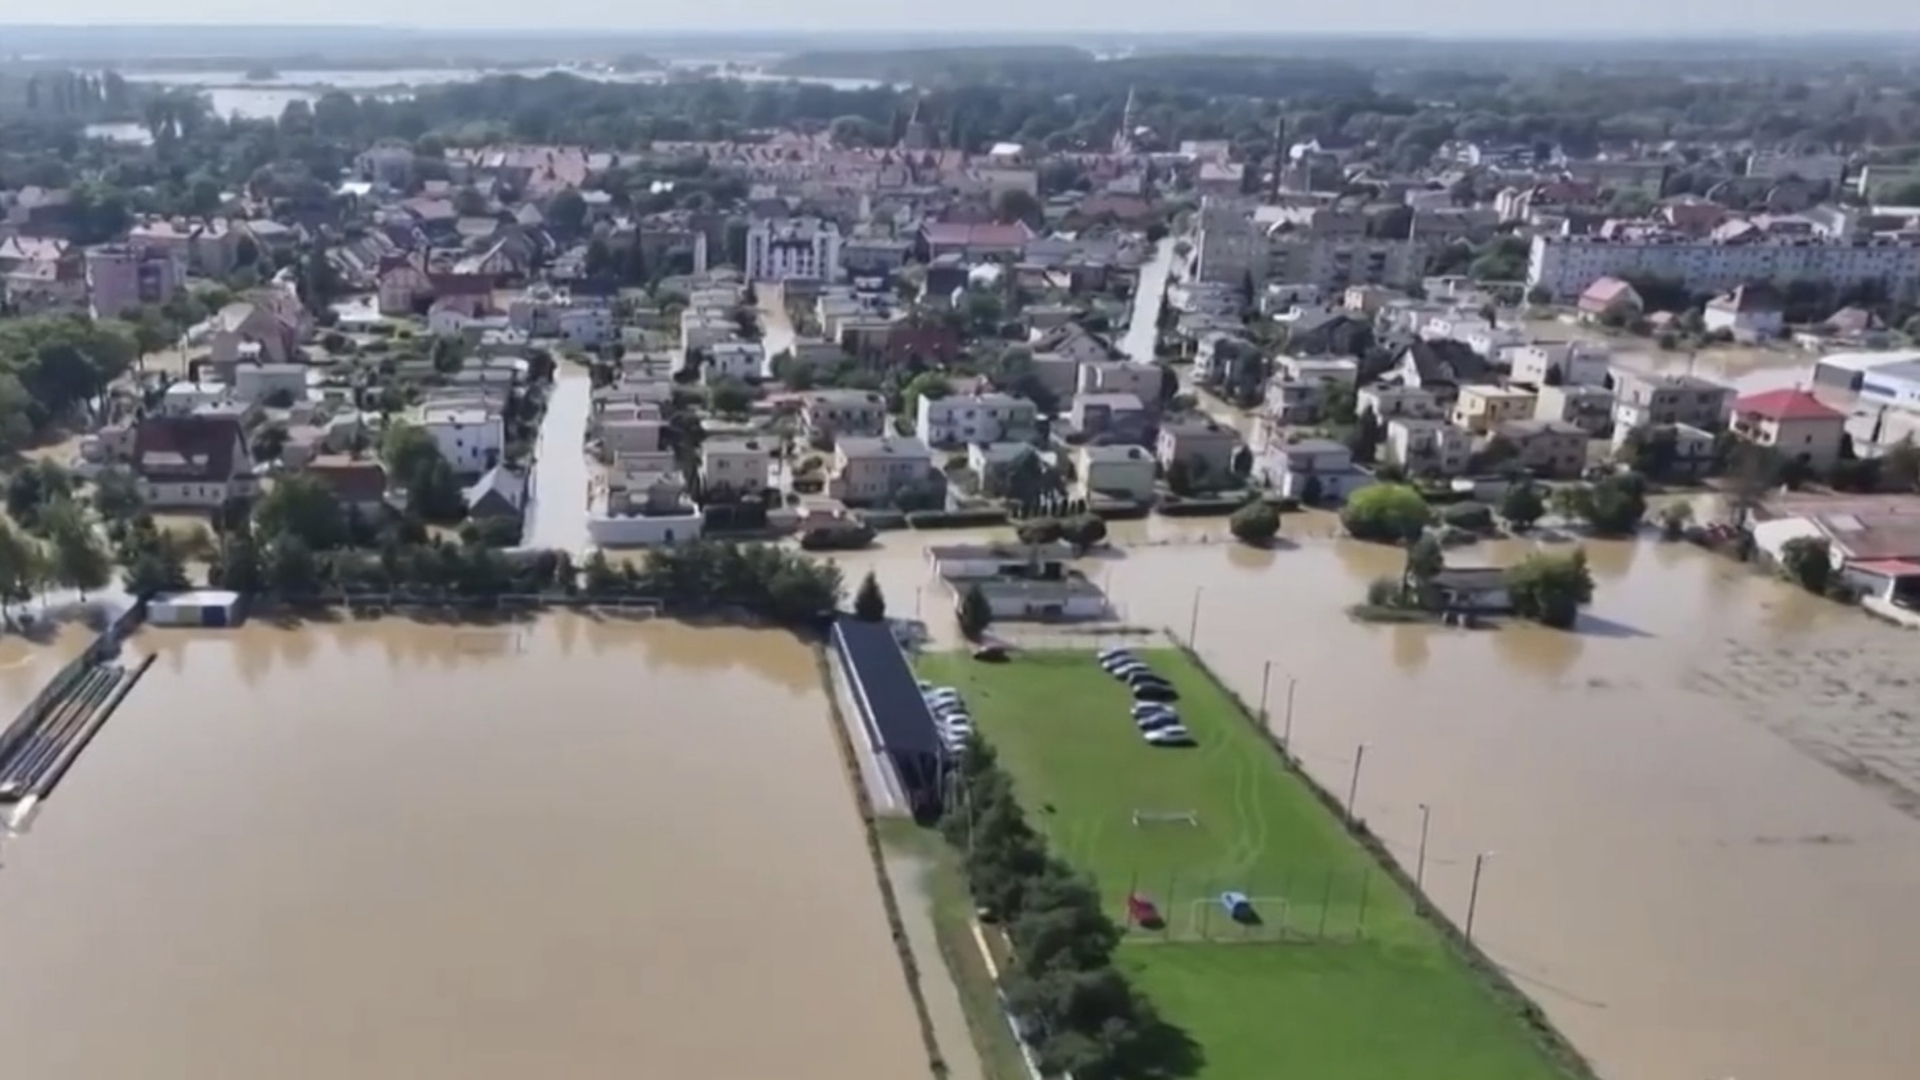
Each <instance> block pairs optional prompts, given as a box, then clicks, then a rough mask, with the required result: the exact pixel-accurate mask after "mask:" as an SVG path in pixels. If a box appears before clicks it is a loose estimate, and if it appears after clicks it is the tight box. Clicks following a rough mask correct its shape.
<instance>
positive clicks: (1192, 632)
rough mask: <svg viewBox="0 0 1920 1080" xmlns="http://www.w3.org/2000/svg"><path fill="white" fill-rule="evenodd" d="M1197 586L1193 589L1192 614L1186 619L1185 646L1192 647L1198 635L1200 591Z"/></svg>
mask: <svg viewBox="0 0 1920 1080" xmlns="http://www.w3.org/2000/svg"><path fill="white" fill-rule="evenodd" d="M1202 591H1203V589H1202V588H1200V587H1199V586H1195V588H1194V590H1193V616H1192V617H1191V618H1189V619H1188V620H1187V648H1189V649H1191V648H1193V647H1194V644H1193V643H1194V641H1195V639H1197V638H1198V637H1199V636H1200V593H1201V592H1202Z"/></svg>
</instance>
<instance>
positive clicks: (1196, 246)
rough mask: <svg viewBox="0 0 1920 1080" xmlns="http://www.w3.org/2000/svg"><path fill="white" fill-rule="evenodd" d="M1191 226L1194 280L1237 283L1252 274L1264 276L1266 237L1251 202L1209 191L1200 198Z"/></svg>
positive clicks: (1263, 277)
mask: <svg viewBox="0 0 1920 1080" xmlns="http://www.w3.org/2000/svg"><path fill="white" fill-rule="evenodd" d="M1196 216H1197V218H1198V220H1197V223H1196V225H1195V228H1194V241H1193V274H1192V280H1194V281H1197V282H1218V283H1220V284H1222V285H1234V286H1237V285H1239V284H1240V283H1241V282H1242V281H1244V280H1246V277H1247V275H1248V274H1252V275H1253V278H1254V280H1255V281H1263V280H1265V279H1266V276H1267V238H1266V233H1265V230H1263V229H1262V228H1261V227H1260V226H1259V225H1258V224H1256V223H1255V222H1254V220H1253V210H1252V206H1251V204H1249V203H1247V202H1246V201H1245V200H1242V199H1222V198H1218V197H1215V196H1212V195H1209V196H1206V197H1205V198H1203V199H1201V200H1200V213H1199V214H1198V215H1196Z"/></svg>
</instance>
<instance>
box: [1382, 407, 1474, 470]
mask: <svg viewBox="0 0 1920 1080" xmlns="http://www.w3.org/2000/svg"><path fill="white" fill-rule="evenodd" d="M1472 457H1473V436H1471V435H1469V434H1468V433H1467V432H1466V431H1465V430H1463V429H1461V428H1457V427H1455V426H1453V425H1452V424H1449V423H1447V422H1446V421H1444V420H1430V419H1415V418H1413V417H1406V416H1399V417H1395V418H1393V419H1391V420H1389V421H1387V431H1386V438H1385V440H1384V441H1383V442H1382V443H1381V445H1380V458H1381V460H1382V461H1384V462H1385V463H1386V464H1388V465H1393V466H1396V467H1398V468H1400V469H1402V470H1404V471H1405V472H1406V473H1407V475H1409V476H1459V475H1460V474H1461V473H1464V472H1466V471H1467V469H1468V468H1469V466H1470V464H1471V460H1472Z"/></svg>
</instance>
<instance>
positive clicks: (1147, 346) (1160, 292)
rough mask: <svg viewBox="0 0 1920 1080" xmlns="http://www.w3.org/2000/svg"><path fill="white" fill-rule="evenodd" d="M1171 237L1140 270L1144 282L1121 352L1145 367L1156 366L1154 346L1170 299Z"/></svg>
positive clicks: (1135, 299)
mask: <svg viewBox="0 0 1920 1080" xmlns="http://www.w3.org/2000/svg"><path fill="white" fill-rule="evenodd" d="M1173 244H1174V240H1173V237H1171V236H1163V237H1161V238H1160V242H1159V243H1158V244H1155V245H1154V248H1153V257H1152V258H1151V259H1148V260H1147V261H1146V262H1145V263H1143V264H1142V265H1141V267H1140V282H1139V284H1138V286H1136V287H1135V288H1134V290H1133V311H1132V314H1131V315H1130V316H1129V317H1128V322H1127V332H1126V336H1125V337H1123V338H1122V339H1121V340H1120V351H1121V352H1123V353H1126V354H1127V356H1128V358H1129V359H1132V360H1136V361H1139V362H1140V363H1142V364H1150V363H1152V362H1153V346H1154V342H1156V341H1158V340H1159V337H1160V301H1161V300H1162V299H1163V298H1164V297H1165V296H1166V295H1167V275H1168V273H1169V272H1170V271H1171V270H1172V269H1173Z"/></svg>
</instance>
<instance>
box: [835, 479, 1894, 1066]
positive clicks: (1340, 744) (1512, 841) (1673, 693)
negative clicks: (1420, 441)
mask: <svg viewBox="0 0 1920 1080" xmlns="http://www.w3.org/2000/svg"><path fill="white" fill-rule="evenodd" d="M1288 530H1289V532H1290V533H1291V534H1292V535H1293V536H1294V537H1295V539H1296V542H1295V544H1294V545H1292V546H1290V547H1288V548H1285V549H1283V550H1277V551H1271V552H1263V551H1254V550H1251V549H1247V548H1244V547H1239V546H1236V545H1232V544H1228V543H1222V542H1220V538H1221V535H1222V534H1223V533H1224V522H1220V521H1212V522H1194V523H1169V522H1164V521H1155V522H1151V523H1142V524H1137V525H1124V526H1120V527H1118V528H1117V529H1116V532H1117V534H1118V536H1119V538H1120V539H1121V540H1122V542H1128V541H1145V543H1144V544H1143V545H1142V546H1138V547H1134V548H1131V549H1130V550H1127V551H1124V552H1120V553H1116V554H1114V555H1112V556H1110V557H1106V558H1099V559H1094V560H1090V561H1089V562H1088V564H1087V569H1088V570H1089V573H1090V574H1091V575H1092V576H1093V577H1094V578H1095V579H1096V580H1104V581H1105V582H1106V583H1107V586H1108V589H1109V592H1110V595H1111V597H1112V599H1113V600H1114V601H1115V602H1116V604H1117V606H1118V608H1119V609H1120V610H1119V614H1120V616H1121V617H1122V618H1123V619H1124V620H1125V621H1126V622H1129V623H1133V624H1139V625H1146V626H1153V627H1172V628H1175V629H1176V630H1177V632H1178V633H1179V634H1180V635H1181V636H1182V637H1184V636H1185V635H1186V633H1187V630H1188V628H1189V626H1194V627H1197V631H1198V644H1199V648H1200V651H1201V652H1202V653H1203V654H1205V655H1206V656H1207V657H1208V658H1209V659H1210V660H1211V661H1212V663H1213V664H1214V666H1215V668H1216V669H1217V670H1218V672H1219V673H1220V674H1221V675H1222V676H1223V677H1224V678H1226V679H1227V680H1228V681H1229V682H1230V683H1232V684H1233V685H1234V686H1235V688H1236V689H1238V690H1239V691H1240V692H1241V694H1242V695H1243V696H1244V697H1245V698H1246V699H1247V700H1248V701H1249V702H1257V701H1258V700H1259V698H1260V696H1261V681H1262V672H1263V668H1264V666H1265V665H1266V664H1267V663H1268V662H1271V664H1272V670H1273V682H1272V686H1271V692H1270V694H1269V700H1270V702H1271V712H1272V716H1273V720H1272V723H1273V726H1274V727H1275V728H1276V729H1280V728H1282V727H1284V725H1285V723H1286V721H1285V715H1284V714H1285V705H1284V702H1285V701H1286V699H1287V696H1288V690H1287V683H1288V681H1289V680H1293V681H1294V682H1295V684H1296V686H1295V693H1294V710H1293V714H1294V715H1293V734H1294V741H1295V745H1296V747H1297V749H1298V751H1299V753H1300V754H1301V755H1302V756H1303V757H1304V759H1305V761H1306V763H1307V765H1308V767H1309V768H1310V769H1311V770H1312V771H1313V772H1314V773H1315V774H1316V775H1317V776H1318V777H1320V779H1321V781H1322V782H1323V783H1324V784H1326V785H1327V786H1329V787H1331V788H1333V789H1334V790H1336V791H1339V792H1342V793H1344V792H1345V791H1346V790H1347V789H1348V787H1349V785H1350V784H1352V783H1353V782H1354V780H1355V773H1356V768H1355V760H1356V756H1359V757H1360V761H1361V767H1360V768H1359V769H1358V788H1357V791H1358V808H1359V812H1360V814H1361V815H1362V816H1364V817H1365V818H1366V819H1367V820H1368V822H1369V824H1370V825H1371V826H1372V827H1373V828H1374V830H1375V831H1376V832H1378V833H1380V834H1381V835H1382V836H1384V837H1385V838H1386V840H1387V842H1388V843H1389V844H1390V845H1391V846H1392V847H1393V848H1394V850H1395V851H1396V853H1397V854H1398V855H1399V856H1400V857H1401V859H1402V860H1403V861H1404V862H1405V863H1406V865H1407V866H1408V867H1409V869H1412V868H1413V866H1414V863H1415V860H1416V859H1417V856H1418V849H1419V842H1420V831H1421V820H1422V811H1421V805H1422V804H1426V805H1428V806H1429V807H1431V812H1430V819H1431V836H1430V841H1429V844H1428V853H1427V862H1426V868H1425V879H1426V882H1427V884H1428V886H1429V887H1430V889H1431V891H1432V892H1433V893H1434V894H1435V896H1436V898H1437V899H1438V902H1439V903H1440V904H1441V905H1442V906H1443V907H1444V908H1445V909H1447V910H1448V912H1449V913H1450V914H1451V915H1452V916H1453V917H1454V918H1455V919H1456V920H1457V921H1458V920H1463V919H1464V917H1465V914H1466V908H1467V904H1468V895H1469V889H1470V879H1471V876H1472V869H1473V863H1474V861H1475V859H1476V857H1477V856H1480V855H1482V854H1486V855H1487V856H1488V857H1487V858H1486V859H1485V861H1484V867H1485V872H1484V876H1483V880H1482V883H1481V889H1480V896H1479V902H1478V911H1477V913H1476V926H1475V932H1476V936H1477V937H1478V938H1479V939H1480V940H1481V941H1482V943H1483V944H1485V945H1486V946H1487V947H1488V949H1489V951H1490V952H1491V954H1492V955H1493V956H1494V957H1495V959H1496V960H1498V961H1499V962H1500V963H1501V964H1502V965H1504V966H1506V967H1507V968H1508V969H1509V971H1510V972H1511V974H1512V975H1513V977H1514V978H1515V980H1516V981H1517V982H1518V983H1519V984H1520V985H1521V986H1522V987H1523V988H1525V989H1527V990H1528V991H1529V992H1530V993H1532V994H1534V995H1535V996H1536V999H1537V1000H1538V1001H1539V1002H1540V1003H1541V1005H1542V1006H1543V1007H1544V1008H1545V1009H1546V1010H1547V1011H1548V1012H1549V1014H1550V1015H1551V1016H1552V1017H1553V1018H1554V1020H1555V1021H1556V1023H1558V1024H1559V1025H1560V1026H1561V1027H1562V1028H1563V1029H1564V1030H1565V1031H1566V1033H1567V1034H1568V1035H1569V1037H1571V1038H1572V1039H1573V1041H1574V1042H1575V1044H1576V1045H1578V1046H1579V1047H1580V1048H1581V1049H1582V1050H1583V1051H1585V1052H1586V1053H1587V1054H1589V1055H1590V1056H1591V1057H1592V1058H1593V1060H1594V1062H1595V1064H1596V1066H1597V1067H1598V1068H1599V1070H1600V1071H1601V1072H1602V1074H1603V1075H1606V1076H1610V1077H1619V1078H1622V1080H1720V1078H1724V1077H1737V1078H1739V1080H1804V1077H1806V1076H1809V1075H1820V1076H1826V1077H1833V1078H1836V1080H1896V1078H1898V1080H1905V1078H1906V1077H1908V1076H1911V1074H1912V1061H1913V1060H1914V1059H1915V1058H1916V1057H1920V1028H1916V1027H1915V1026H1914V1025H1913V1023H1912V1022H1911V1017H1912V1016H1913V1014H1914V1013H1915V1011H1916V1010H1917V1009H1920V934H1916V933H1913V932H1912V931H1911V930H1910V929H1908V926H1907V920H1908V919H1909V918H1910V917H1911V913H1912V912H1914V911H1915V910H1920V821H1917V820H1916V819H1915V817H1914V816H1912V814H1910V813H1909V812H1908V811H1909V810H1912V811H1914V812H1917V813H1920V690H1917V689H1916V688H1920V638H1915V637H1913V636H1911V635H1909V634H1906V633H1904V632H1901V631H1897V630H1893V629H1891V628H1886V627H1883V626H1881V625H1880V624H1877V623H1874V622H1872V621H1870V620H1869V619H1868V618H1867V617H1866V616H1864V615H1861V614H1860V613H1858V612H1855V611H1850V610H1847V609H1844V608H1840V607H1838V606H1835V605H1832V604H1829V603H1828V602H1826V601H1823V600H1820V599H1818V598H1814V597H1811V596H1807V595H1805V594H1802V593H1799V592H1796V591H1793V590H1790V589H1788V588H1785V587H1783V586H1780V585H1777V584H1776V583H1774V582H1771V581H1767V580H1763V579H1760V578H1757V577H1755V576H1753V575H1751V574H1749V573H1748V572H1747V571H1745V570H1744V569H1742V568H1740V567H1738V566H1735V565H1732V564H1730V563H1727V562H1725V561H1722V560H1719V559H1717V558H1715V557H1713V556H1710V555H1708V554H1706V553H1704V552H1701V551H1698V550H1695V549H1693V548H1690V547H1683V546H1668V545H1660V544H1656V543H1641V544H1626V543H1598V544H1592V545H1589V552H1590V557H1591V559H1592V562H1593V566H1594V570H1595V576H1596V578H1597V582H1598V590H1597V596H1596V598H1595V602H1594V605H1593V607H1592V609H1591V612H1590V613H1589V615H1588V616H1587V617H1586V618H1585V619H1584V620H1583V625H1582V628H1581V631H1580V632H1578V633H1559V632H1554V631H1548V630H1544V629H1540V628H1535V627H1514V628H1510V629H1506V630H1501V631H1497V632H1496V631H1484V632H1474V631H1462V630H1444V629H1440V628H1435V627H1414V626H1392V627H1389V626H1365V625H1359V624H1355V623H1352V622H1350V621H1349V620H1347V619H1346V618H1344V617H1343V615H1342V609H1343V608H1344V606H1345V605H1347V604H1350V603H1352V602H1354V601H1355V600H1356V599H1358V598H1359V597H1360V596H1361V594H1362V593H1363V591H1364V589H1365V586H1366V583H1367V582H1368V581H1369V580H1370V579H1372V578H1374V577H1377V576H1380V575H1382V574H1392V573H1397V572H1398V570H1399V568H1400V556H1399V553H1398V552H1397V551H1393V550H1390V549H1381V548H1375V547H1369V546H1366V545H1359V544H1353V543H1351V542H1346V541H1334V540H1332V539H1329V538H1328V536H1329V535H1330V533H1331V531H1332V522H1331V520H1330V519H1328V518H1325V517H1321V516H1316V515H1298V516H1294V517H1291V518H1289V519H1288ZM1202 534H1210V535H1211V537H1212V542H1210V543H1199V542H1196V541H1197V539H1198V538H1199V536H1201V535H1202ZM960 538H961V537H959V536H951V535H948V534H941V535H939V536H938V537H937V539H938V540H939V541H940V542H950V541H952V540H957V539H960ZM885 540H886V546H885V547H884V548H883V549H881V550H879V551H877V552H871V553H861V554H859V555H855V556H848V557H843V559H842V561H843V563H845V564H846V565H847V569H848V573H849V576H850V579H852V577H853V576H854V575H857V574H858V573H860V572H862V571H864V570H865V569H867V568H868V567H872V568H874V569H875V570H876V571H877V573H878V576H879V577H880V579H881V582H882V584H883V585H884V586H885V587H886V590H887V595H888V598H889V604H890V608H891V609H892V610H893V611H894V612H895V613H896V614H910V613H911V612H912V611H913V609H914V608H915V607H916V606H917V607H918V608H919V609H920V610H921V612H922V614H923V616H924V617H925V618H926V620H927V622H928V623H929V626H930V629H931V630H932V631H933V632H934V633H935V634H936V635H941V636H950V635H951V634H952V629H951V626H952V621H953V620H952V616H951V614H950V613H951V605H952V601H951V599H950V597H948V596H947V594H946V593H945V590H944V589H943V588H942V587H941V586H940V585H939V584H938V583H937V582H935V581H934V580H933V579H932V578H931V577H930V575H929V571H928V567H927V564H926V562H925V561H924V558H923V557H922V554H921V545H922V544H923V543H925V542H926V540H927V537H925V536H924V535H922V536H912V535H899V534H895V535H890V536H887V537H886V538H885ZM1522 550H1524V548H1523V546H1522V545H1517V544H1510V545H1497V546H1491V547H1481V548H1470V549H1466V550H1463V551H1460V552H1456V553H1454V554H1453V556H1452V558H1453V559H1454V561H1456V562H1457V563H1461V564H1472V563H1474V562H1490V563H1496V564H1497V563H1505V562H1508V561H1511V560H1512V559H1515V558H1517V557H1518V555H1519V554H1520V552H1521V551H1522ZM1196 611H1197V618H1196ZM1057 640H1058V639H1057V638H1056V641H1057ZM1075 640H1082V641H1087V642H1088V643H1089V644H1091V639H1087V638H1079V639H1075ZM1362 745H1365V747H1366V750H1365V752H1364V755H1358V754H1357V751H1358V748H1359V747H1360V746H1362Z"/></svg>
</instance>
